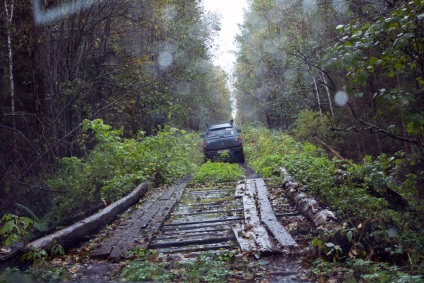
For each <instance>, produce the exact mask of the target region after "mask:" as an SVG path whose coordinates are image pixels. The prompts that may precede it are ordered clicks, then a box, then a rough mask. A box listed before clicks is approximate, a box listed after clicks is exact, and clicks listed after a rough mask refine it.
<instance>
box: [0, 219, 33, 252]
mask: <svg viewBox="0 0 424 283" xmlns="http://www.w3.org/2000/svg"><path fill="white" fill-rule="evenodd" d="M33 226H34V221H32V220H31V219H29V218H27V217H19V216H17V215H13V214H6V215H4V216H3V217H2V219H1V220H0V240H1V241H0V243H2V244H4V245H5V246H11V245H12V244H14V243H17V242H19V241H21V240H23V239H24V238H25V237H26V236H27V235H28V234H29V233H30V232H31V230H32V228H33Z"/></svg>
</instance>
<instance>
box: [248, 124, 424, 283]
mask: <svg viewBox="0 0 424 283" xmlns="http://www.w3.org/2000/svg"><path fill="white" fill-rule="evenodd" d="M243 132H244V142H245V152H246V159H247V162H248V164H249V165H250V166H251V167H253V168H254V169H255V171H256V172H258V173H259V174H261V175H262V176H263V177H272V176H275V175H279V172H278V170H277V169H278V167H280V166H282V167H285V168H286V169H287V170H288V172H289V173H290V174H291V175H292V176H293V177H294V178H295V180H296V182H298V183H299V184H300V185H301V186H303V187H304V188H305V189H306V190H307V194H308V195H311V196H313V197H314V198H316V199H317V200H318V202H319V203H320V205H321V206H322V207H327V208H329V209H330V210H332V211H334V212H335V213H336V216H337V217H338V218H339V220H340V221H341V223H344V224H343V225H341V226H340V227H339V228H338V229H336V230H334V231H326V232H324V231H323V232H321V233H320V234H319V235H317V238H316V239H315V240H314V244H315V246H316V247H317V248H318V249H320V250H321V254H322V258H323V260H328V261H330V262H333V263H328V264H327V265H325V264H323V262H326V261H321V262H318V263H319V264H318V265H319V266H321V267H323V266H324V267H325V266H326V267H327V270H329V273H331V272H330V271H331V270H335V269H337V268H338V267H337V268H336V266H339V264H341V265H342V266H343V267H344V268H346V269H347V270H348V271H346V272H345V273H344V274H345V275H346V278H345V279H346V281H344V282H355V281H349V280H348V277H349V276H350V277H352V276H353V277H352V278H354V279H355V280H366V282H393V281H398V280H400V281H399V282H415V281H402V280H403V279H402V278H407V276H409V277H408V278H412V279H413V280H416V278H419V275H422V274H423V273H424V253H423V251H424V232H423V228H424V226H423V223H424V217H423V215H424V205H423V204H424V201H423V197H422V191H421V190H422V188H421V187H420V186H421V185H420V182H422V181H423V180H422V175H423V169H422V168H423V165H422V163H421V162H422V161H421V160H419V158H417V157H416V156H413V155H406V154H405V153H402V152H399V153H397V154H396V155H395V156H387V155H385V154H382V155H380V156H379V157H378V158H372V157H369V156H367V157H365V159H364V160H363V162H362V163H360V164H356V163H354V162H352V161H350V160H343V161H340V160H337V159H333V160H329V159H328V157H327V154H326V153H325V152H324V151H323V150H321V149H319V148H317V147H316V146H315V145H313V144H311V143H308V142H305V143H301V142H297V141H295V140H294V139H293V138H292V137H291V136H289V135H286V134H283V133H281V132H277V131H275V132H274V131H270V130H267V129H264V128H258V127H256V128H251V127H245V128H244V129H243ZM361 260H363V261H366V266H367V269H366V270H365V269H364V265H361V264H360V261H361ZM385 264H387V266H389V267H390V268H389V267H387V268H386V265H385ZM383 267H384V268H383ZM322 269H325V268H321V270H320V272H321V273H320V274H323V273H322ZM372 270H378V273H379V274H380V278H383V275H382V274H384V276H386V277H384V278H387V279H385V280H384V281H376V280H377V279H375V280H374V279H372V276H371V275H367V274H368V273H369V272H371V271H372ZM317 274H318V273H317ZM317 274H316V275H317ZM405 274H406V275H405ZM405 276H406V277H405ZM414 276H415V277H414ZM327 279H328V277H327ZM401 279H402V280H401Z"/></svg>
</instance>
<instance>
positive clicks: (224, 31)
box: [203, 0, 248, 118]
mask: <svg viewBox="0 0 424 283" xmlns="http://www.w3.org/2000/svg"><path fill="white" fill-rule="evenodd" d="M247 1H248V0H203V5H204V6H205V8H206V9H207V10H208V11H210V12H217V13H218V14H219V15H221V30H220V32H219V34H218V38H216V39H215V40H216V41H215V45H218V48H217V50H214V51H213V55H214V58H213V61H214V64H215V65H219V66H220V67H221V68H222V69H223V70H224V71H226V72H227V74H228V75H229V77H228V79H229V81H228V85H229V87H230V90H231V91H233V88H232V84H233V77H232V70H233V67H234V64H235V62H236V55H235V54H234V53H232V52H234V51H235V50H236V45H235V36H236V35H237V33H239V27H238V24H242V23H243V13H244V9H247V7H248V4H247ZM232 116H233V118H235V117H236V116H237V109H236V100H235V98H234V96H233V97H232Z"/></svg>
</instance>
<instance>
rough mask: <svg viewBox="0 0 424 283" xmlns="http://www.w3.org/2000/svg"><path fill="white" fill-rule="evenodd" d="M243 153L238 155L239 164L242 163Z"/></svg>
mask: <svg viewBox="0 0 424 283" xmlns="http://www.w3.org/2000/svg"><path fill="white" fill-rule="evenodd" d="M244 161H245V160H244V152H243V151H242V152H241V153H240V155H239V162H240V163H244Z"/></svg>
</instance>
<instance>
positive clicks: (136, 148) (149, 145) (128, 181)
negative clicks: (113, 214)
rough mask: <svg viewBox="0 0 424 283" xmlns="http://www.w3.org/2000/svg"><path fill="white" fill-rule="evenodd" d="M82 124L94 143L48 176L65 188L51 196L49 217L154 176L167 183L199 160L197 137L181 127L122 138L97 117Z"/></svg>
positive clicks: (126, 190)
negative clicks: (94, 138) (60, 192)
mask: <svg viewBox="0 0 424 283" xmlns="http://www.w3.org/2000/svg"><path fill="white" fill-rule="evenodd" d="M83 128H84V130H85V131H86V139H87V138H88V136H89V134H90V133H93V134H94V136H95V137H96V141H97V145H96V146H95V147H94V149H93V150H92V151H90V152H89V154H88V155H87V156H86V157H84V158H82V159H81V158H77V157H68V158H63V159H62V160H61V167H60V169H59V170H58V172H57V173H56V175H55V176H53V177H52V178H51V179H50V180H49V181H48V183H49V185H50V186H51V187H52V188H54V189H56V190H59V191H62V192H63V193H62V194H60V195H58V196H57V197H56V198H55V199H54V201H53V204H54V207H53V209H52V211H51V212H50V214H49V216H50V220H54V219H61V218H63V217H66V216H68V215H73V214H76V213H77V212H79V211H84V210H86V209H87V208H88V207H90V206H92V205H95V204H98V203H99V202H100V201H101V199H104V200H105V201H107V202H111V201H115V200H117V199H119V198H121V197H122V196H124V195H126V194H128V193H129V192H130V191H131V190H132V189H134V188H135V187H136V186H137V185H138V184H139V183H141V182H143V181H145V180H147V179H148V178H149V177H151V176H153V175H156V179H157V180H159V181H160V182H168V183H171V182H173V181H175V180H176V179H177V178H180V177H182V176H185V175H188V174H190V173H192V172H193V171H194V170H195V169H196V168H197V165H196V164H199V163H200V162H201V159H202V156H201V152H200V150H199V148H198V145H199V143H200V141H199V138H198V137H197V136H196V135H194V134H189V133H187V132H185V131H184V130H178V129H175V128H168V127H166V128H165V129H163V130H162V131H160V132H159V133H158V134H157V135H155V136H150V137H146V136H145V135H144V133H140V134H139V136H138V138H137V139H124V138H122V137H121V134H122V131H120V130H119V131H118V130H113V129H112V128H111V127H110V126H108V125H105V124H103V121H102V120H100V119H98V120H94V121H88V120H86V121H84V123H83ZM76 197H78V198H79V201H78V202H75V201H74V199H75V198H76Z"/></svg>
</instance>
